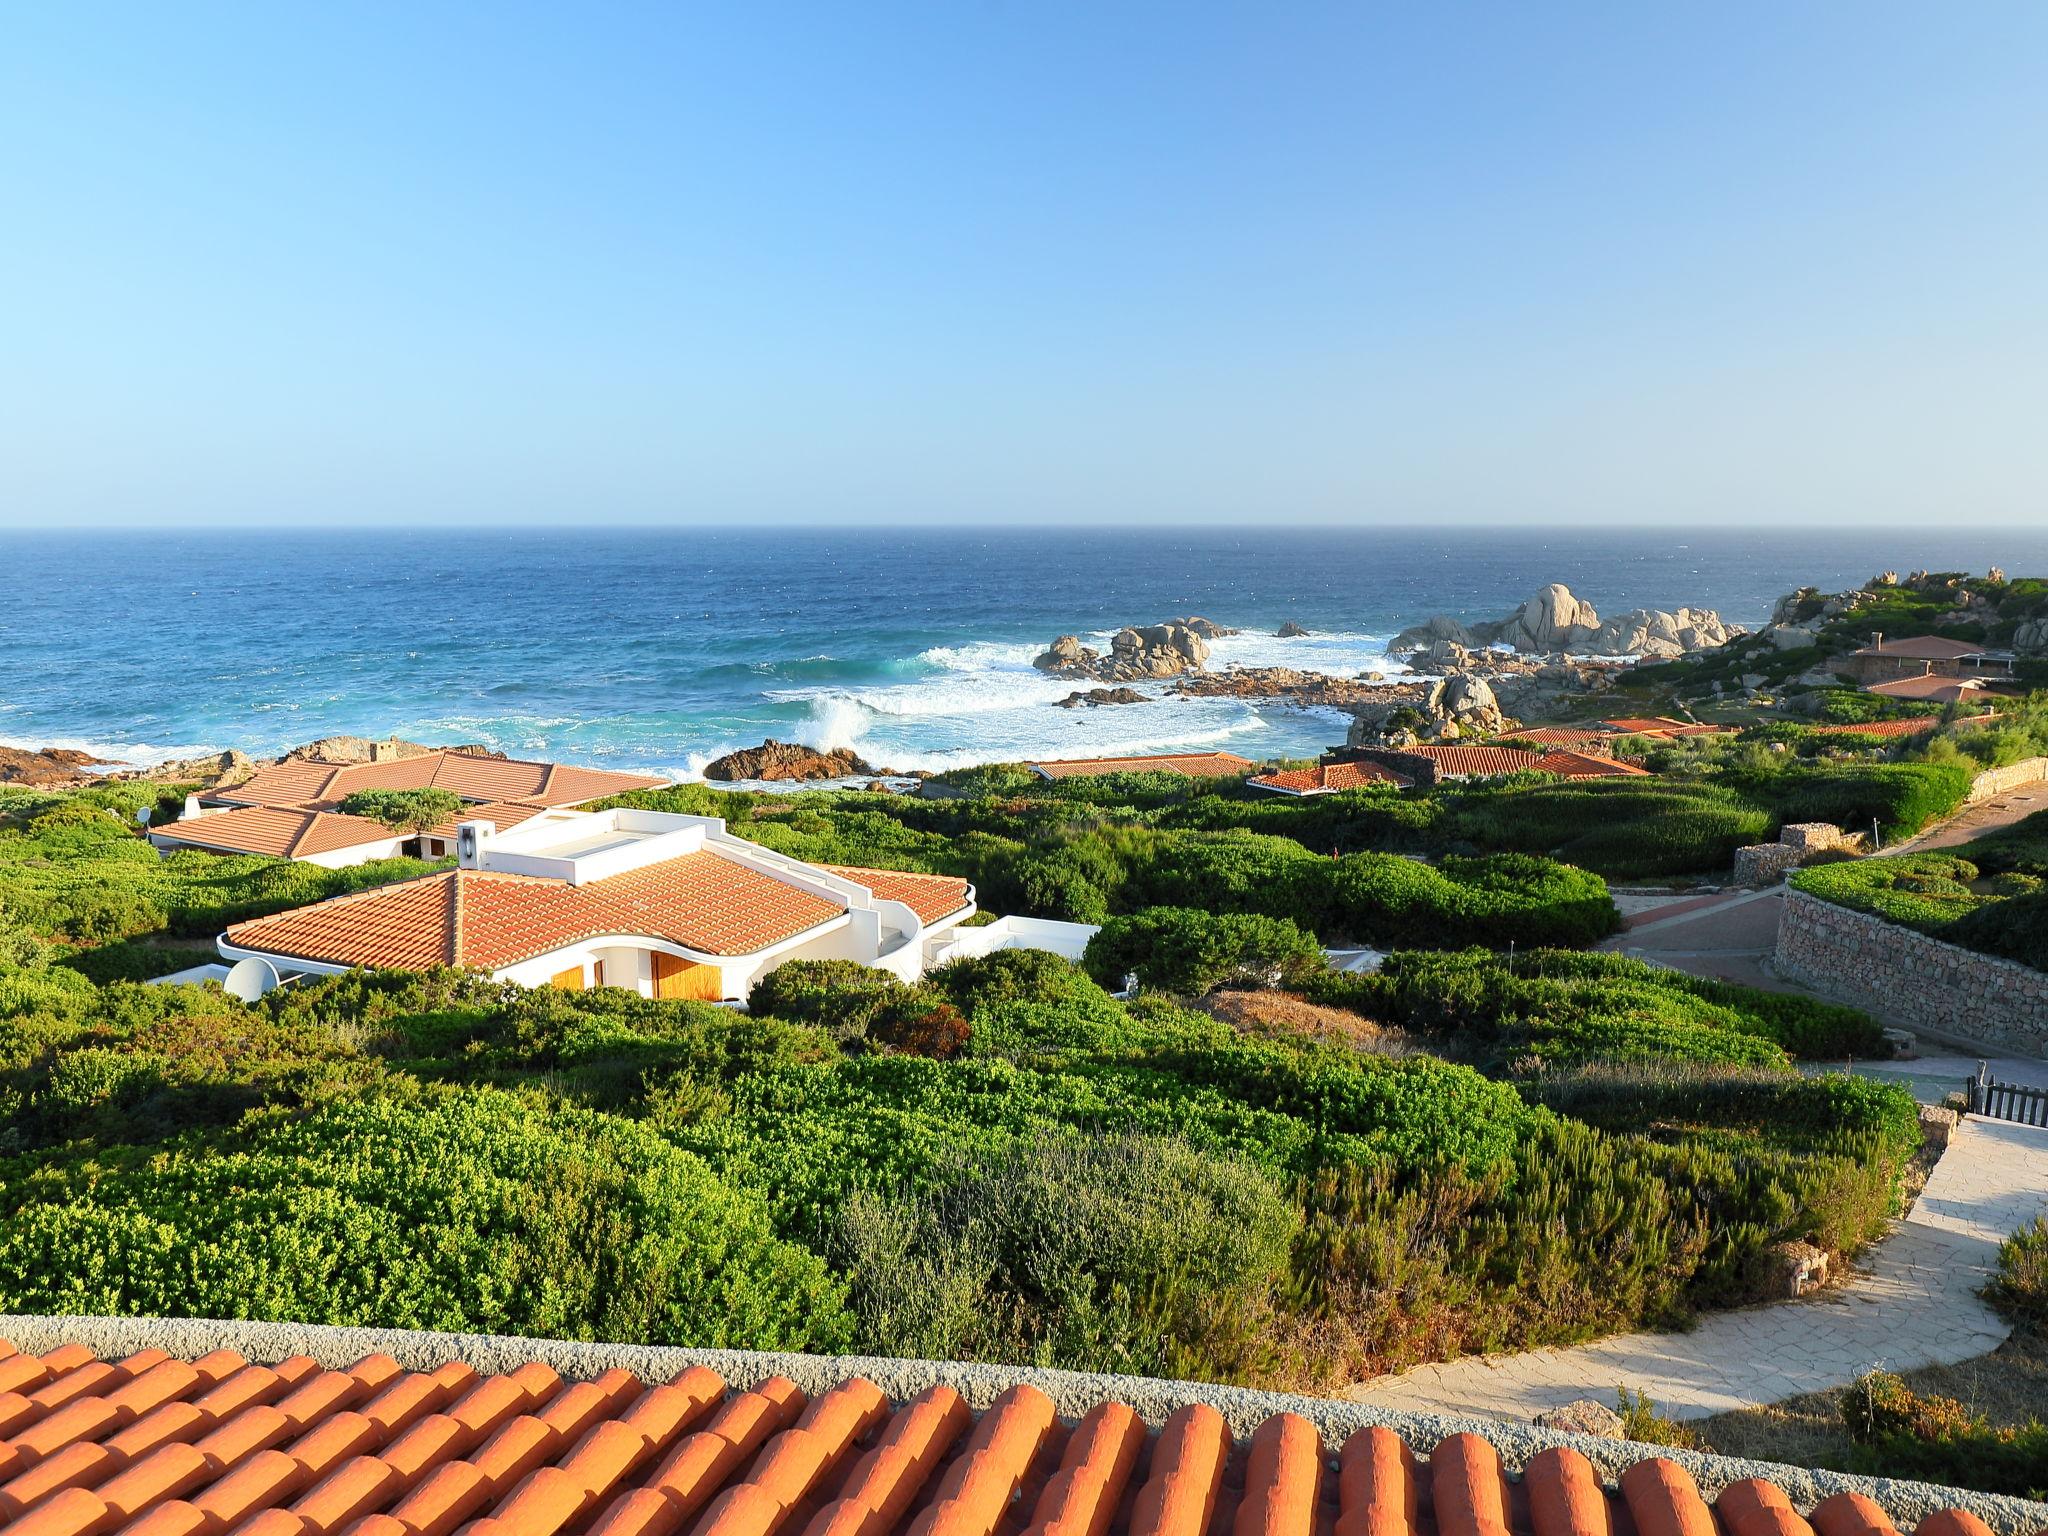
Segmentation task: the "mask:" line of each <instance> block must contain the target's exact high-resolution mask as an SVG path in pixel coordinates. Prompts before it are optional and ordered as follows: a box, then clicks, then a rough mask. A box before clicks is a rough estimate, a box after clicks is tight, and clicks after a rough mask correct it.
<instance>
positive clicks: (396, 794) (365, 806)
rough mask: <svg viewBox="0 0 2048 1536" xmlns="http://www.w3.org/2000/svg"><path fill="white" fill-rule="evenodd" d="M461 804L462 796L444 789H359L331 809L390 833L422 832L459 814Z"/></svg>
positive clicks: (460, 812)
mask: <svg viewBox="0 0 2048 1536" xmlns="http://www.w3.org/2000/svg"><path fill="white" fill-rule="evenodd" d="M462 805H463V802H462V797H461V796H460V795H458V794H455V793H454V792H452V791H450V790H446V789H359V790H357V791H356V792H355V793H354V794H352V795H348V796H345V797H344V798H343V799H342V802H341V804H339V805H338V806H336V807H335V809H336V810H338V811H340V812H341V813H342V815H344V816H361V817H364V818H366V819H367V820H370V821H378V822H382V823H383V824H384V825H385V826H387V827H389V828H390V829H391V830H392V831H394V832H424V831H426V830H427V829H428V828H430V827H438V826H440V825H441V823H443V822H445V821H449V820H451V819H453V818H454V817H456V816H459V815H461V814H462Z"/></svg>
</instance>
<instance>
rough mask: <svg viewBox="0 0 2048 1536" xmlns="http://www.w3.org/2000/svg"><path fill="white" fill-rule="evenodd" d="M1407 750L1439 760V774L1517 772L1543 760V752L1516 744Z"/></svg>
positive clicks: (1463, 775)
mask: <svg viewBox="0 0 2048 1536" xmlns="http://www.w3.org/2000/svg"><path fill="white" fill-rule="evenodd" d="M1401 750H1402V751H1403V752H1408V753H1412V754H1413V755H1415V756H1416V757H1426V758H1428V759H1429V760H1430V761H1431V762H1433V763H1435V764H1436V771H1437V777H1439V778H1444V779H1463V778H1480V777H1485V776H1488V775H1491V774H1496V773H1513V772H1514V771H1515V770H1516V769H1518V768H1534V767H1535V766H1536V765H1537V764H1538V763H1539V762H1541V761H1542V760H1543V754H1542V753H1541V752H1518V751H1516V750H1515V749H1514V748H1513V747H1457V746H1435V745H1427V744H1426V745H1423V746H1419V747H1403V748H1402V749H1401Z"/></svg>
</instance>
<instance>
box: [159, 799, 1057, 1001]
mask: <svg viewBox="0 0 2048 1536" xmlns="http://www.w3.org/2000/svg"><path fill="white" fill-rule="evenodd" d="M456 845H457V852H456V860H457V867H456V868H455V869H452V870H447V871H443V872H441V873H437V874H431V875H426V876H423V877H421V878H419V879H415V880H405V881H400V882H397V883H396V884H392V885H385V886H379V887H377V888H375V889H372V890H367V891H361V892H357V893H354V894H351V895H347V896H337V897H334V898H332V899H330V900H327V901H321V902H315V903H313V904H312V905H310V906H304V907H298V908H295V909H293V910H292V911H289V912H280V913H277V914H276V915H274V916H271V917H262V918H256V919H253V920H251V921H249V922H244V923H237V924H235V925H234V926H232V927H230V928H229V929H228V930H227V932H226V933H224V934H222V935H221V937H220V939H219V941H218V944H217V947H218V949H219V950H220V953H221V956H222V957H223V959H224V960H227V961H231V962H241V961H245V960H255V961H260V962H263V963H264V965H265V966H267V967H268V968H269V970H268V971H265V970H264V969H263V967H262V966H259V967H257V970H258V971H259V972H262V974H263V975H264V976H265V978H266V980H265V983H264V988H267V986H268V985H272V984H275V981H276V980H277V979H283V978H291V977H294V976H311V975H331V974H334V973H337V972H341V971H346V970H349V969H352V968H355V967H370V968H380V967H388V968H402V969H407V970H423V969H428V968H431V967H436V966H447V965H456V966H468V967H472V968H475V969H478V970H482V971H486V972H488V973H489V974H490V975H491V976H493V977H495V978H497V979H500V980H504V981H514V982H519V983H522V984H524V985H527V986H553V987H563V988H571V989H577V988H583V987H594V986H612V987H627V988H630V989H631V990H633V991H636V992H638V993H640V994H641V995H642V996H646V997H664V998H700V999H705V1000H709V1001H714V1002H743V1001H745V999H746V996H747V993H748V991H749V989H750V988H751V987H752V986H753V984H754V983H755V981H757V980H758V979H759V978H760V977H761V976H763V975H765V974H766V973H767V972H769V971H771V970H773V969H774V968H775V967H776V966H778V965H780V964H782V963H783V962H784V961H786V960H795V959H807V960H808V959H842V960H855V961H858V962H860V963H861V964H863V965H872V966H876V967H879V968H880V969H883V970H886V971H889V972H891V973H892V974H894V975H896V976H899V977H901V978H903V979H904V980H906V981H909V980H915V979H916V978H917V977H919V976H921V975H922V974H923V973H924V971H925V970H926V969H927V968H928V967H930V966H932V965H935V964H938V963H941V962H943V961H945V960H948V959H953V958H957V957H959V956H963V955H967V954H979V953H985V952H987V951H988V950H991V949H1001V948H1019V947H1023V948H1036V949H1049V950H1053V951H1055V952H1056V953H1060V954H1063V955H1066V956H1067V957H1068V958H1074V959H1077V958H1079V955H1080V952H1081V949H1082V948H1083V947H1084V946H1085V945H1086V943H1087V941H1088V936H1089V935H1090V934H1091V933H1093V931H1094V930H1093V929H1092V928H1089V927H1087V926H1085V925H1082V924H1074V923H1048V922H1037V921H1032V920H1029V919H1013V918H1006V919H1003V920H1002V921H1000V922H997V923H992V924H987V925H984V926H979V927H975V928H968V929H962V928H961V926H960V925H961V924H962V923H963V922H965V921H966V919H968V918H969V917H971V916H973V915H974V912H975V902H974V888H973V887H972V886H971V885H969V884H968V883H967V882H966V881H965V880H962V879H958V878H956V877H954V876H951V875H929V874H908V873H902V872H898V871H894V870H879V869H852V868H840V867H833V866H826V865H818V864H808V863H805V862H804V861H802V860H800V859H793V858H790V857H788V856H786V855H784V854H780V853H776V852H774V851H772V850H770V849H767V848H763V847H761V846H760V845H759V844H757V843H752V842H748V841H747V840H746V839H744V838H740V837H735V836H733V835H732V834H731V833H730V832H728V831H726V829H725V823H724V821H722V820H721V819H719V818H717V817H714V816H686V815H677V814H672V813H668V812H658V811H640V810H626V809H615V810H604V811H561V810H554V811H550V812H549V813H548V814H546V815H535V816H530V817H528V818H527V819H526V820H524V821H523V822H522V823H521V824H519V825H517V826H515V827H512V828H510V829H509V830H508V829H503V828H500V827H498V826H496V825H495V824H494V823H493V822H492V821H491V820H489V819H488V817H485V816H482V815H478V816H475V817H465V818H464V819H463V821H462V822H461V824H460V826H459V828H458V829H457V837H456ZM206 969H208V970H213V969H215V968H212V967H208V968H206ZM245 971H246V968H245ZM271 972H274V973H275V974H274V976H272V975H271V974H270V973H271ZM175 979H202V978H199V977H197V976H192V977H189V978H188V977H183V976H181V977H180V978H175ZM264 988H258V990H262V989H264Z"/></svg>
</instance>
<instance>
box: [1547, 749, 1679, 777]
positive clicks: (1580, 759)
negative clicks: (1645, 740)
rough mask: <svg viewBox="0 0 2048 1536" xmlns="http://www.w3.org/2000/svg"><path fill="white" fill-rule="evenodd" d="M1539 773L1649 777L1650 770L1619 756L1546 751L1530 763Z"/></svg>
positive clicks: (1567, 775) (1565, 775)
mask: <svg viewBox="0 0 2048 1536" xmlns="http://www.w3.org/2000/svg"><path fill="white" fill-rule="evenodd" d="M1529 766H1530V767H1532V768H1534V769H1536V771H1537V772H1539V773H1554V774H1556V775H1557V776H1558V777H1559V778H1561V779H1632V778H1647V777H1649V775H1650V770H1649V769H1647V768H1642V767H1638V766H1637V765H1636V764H1634V763H1625V762H1622V761H1621V760H1620V759H1619V758H1613V757H1601V756H1598V755H1596V754H1594V753H1590V752H1546V753H1544V754H1543V756H1541V757H1540V758H1538V759H1537V760H1536V761H1535V762H1533V763H1531V764H1530V765H1529Z"/></svg>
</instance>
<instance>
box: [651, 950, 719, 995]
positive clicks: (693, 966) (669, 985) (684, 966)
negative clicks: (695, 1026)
mask: <svg viewBox="0 0 2048 1536" xmlns="http://www.w3.org/2000/svg"><path fill="white" fill-rule="evenodd" d="M650 958H652V959H653V961H654V995H655V996H656V997H689V998H696V999H697V1000H698V1001H700V1002H707V1003H715V1002H717V1001H718V1000H719V999H720V998H722V997H723V996H724V995H725V987H724V978H723V977H722V976H721V975H720V974H719V970H718V967H717V966H715V965H699V964H697V962H696V961H694V960H685V959H683V958H682V957H681V956H680V955H665V954H663V953H662V952H661V951H660V950H655V951H654V952H653V953H652V955H651V957H650Z"/></svg>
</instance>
